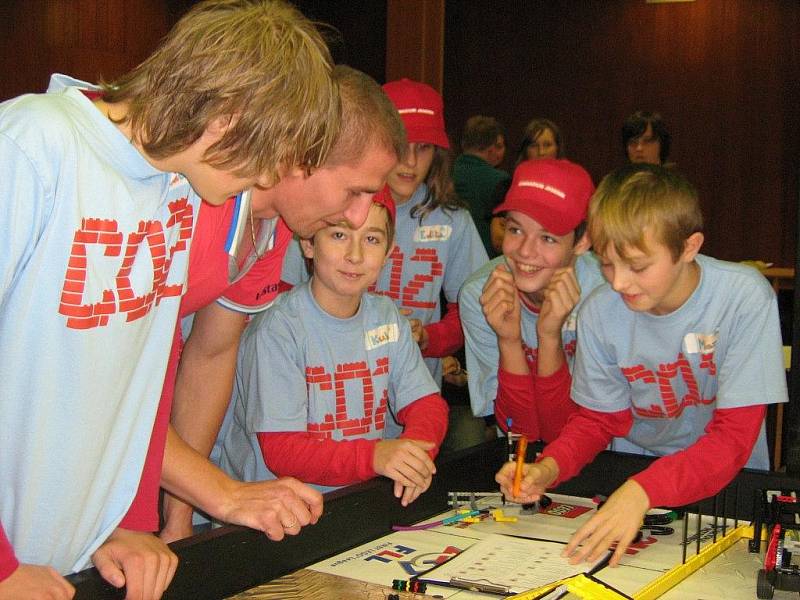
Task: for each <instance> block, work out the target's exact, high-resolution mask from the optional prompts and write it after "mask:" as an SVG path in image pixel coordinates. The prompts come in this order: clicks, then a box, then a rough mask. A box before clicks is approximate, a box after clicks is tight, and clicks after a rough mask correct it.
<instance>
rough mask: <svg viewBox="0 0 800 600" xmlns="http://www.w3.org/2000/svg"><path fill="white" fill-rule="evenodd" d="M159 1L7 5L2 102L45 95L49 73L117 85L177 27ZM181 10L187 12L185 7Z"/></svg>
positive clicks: (1, 23) (0, 27)
mask: <svg viewBox="0 0 800 600" xmlns="http://www.w3.org/2000/svg"><path fill="white" fill-rule="evenodd" d="M174 4H178V5H180V2H177V3H174V2H173V3H172V4H170V3H167V2H163V1H159V0H6V1H5V2H4V3H2V8H0V100H2V99H6V98H10V97H12V96H16V95H18V94H21V93H25V92H35V91H42V90H44V89H45V88H46V87H47V82H48V78H49V75H50V73H53V72H61V73H67V74H69V75H73V76H75V77H78V78H81V79H86V80H89V81H97V80H98V79H100V78H101V77H102V78H105V79H113V78H114V77H117V76H119V75H120V74H122V73H124V72H125V71H127V70H128V69H130V68H131V67H133V66H135V65H136V64H138V63H139V62H141V61H142V60H143V59H144V58H145V57H146V56H147V55H148V54H149V53H150V52H151V51H152V50H153V48H155V47H156V46H157V45H158V42H159V40H160V39H161V37H162V36H163V35H164V34H165V33H166V32H167V31H168V29H169V27H170V25H171V24H172V22H174V16H173V11H174V6H173V5H174ZM181 8H182V7H181Z"/></svg>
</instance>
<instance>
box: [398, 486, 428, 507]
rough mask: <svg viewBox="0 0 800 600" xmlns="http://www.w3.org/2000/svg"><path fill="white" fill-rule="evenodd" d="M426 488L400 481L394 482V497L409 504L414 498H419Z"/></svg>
mask: <svg viewBox="0 0 800 600" xmlns="http://www.w3.org/2000/svg"><path fill="white" fill-rule="evenodd" d="M424 491H425V490H424V489H422V488H419V487H417V486H415V485H407V486H404V485H403V484H401V483H400V482H399V481H395V482H394V497H395V498H400V504H402V505H403V506H408V505H409V504H411V503H412V502H413V501H414V500H416V499H417V498H419V496H420V494H421V493H422V492H424Z"/></svg>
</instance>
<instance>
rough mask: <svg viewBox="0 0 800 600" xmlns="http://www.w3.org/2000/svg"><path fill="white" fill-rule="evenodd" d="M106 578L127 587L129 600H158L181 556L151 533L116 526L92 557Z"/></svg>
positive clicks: (112, 583)
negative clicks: (176, 554)
mask: <svg viewBox="0 0 800 600" xmlns="http://www.w3.org/2000/svg"><path fill="white" fill-rule="evenodd" d="M92 562H94V566H95V567H97V570H98V572H99V573H100V575H101V576H102V578H103V579H105V580H106V581H108V582H109V583H110V584H111V585H113V586H114V587H117V588H121V587H122V586H125V588H126V590H125V591H126V595H125V598H127V599H128V600H158V599H159V598H161V595H162V594H163V593H164V590H166V589H167V586H168V585H169V584H170V582H171V581H172V577H173V576H174V575H175V569H177V567H178V557H177V556H175V554H174V553H173V552H172V550H170V549H169V548H168V547H167V545H166V544H165V543H164V542H162V541H161V540H160V539H158V538H157V537H156V536H154V535H153V534H151V533H146V532H143V531H132V530H130V529H123V528H121V527H117V528H116V529H115V530H114V532H113V533H112V534H111V535H110V536H109V537H108V539H107V540H106V541H105V542H104V543H103V545H102V546H100V547H99V548H98V549H97V550H96V551H95V553H94V554H93V555H92Z"/></svg>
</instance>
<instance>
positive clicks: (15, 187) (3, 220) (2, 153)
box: [0, 133, 50, 304]
mask: <svg viewBox="0 0 800 600" xmlns="http://www.w3.org/2000/svg"><path fill="white" fill-rule="evenodd" d="M0 181H2V182H3V185H2V192H0V193H1V194H2V204H3V206H2V210H0V231H2V236H0V304H2V299H3V298H4V297H5V294H6V291H7V290H8V289H9V288H10V287H11V286H12V285H13V284H14V279H15V276H16V273H17V269H18V267H19V266H20V265H22V264H25V263H26V262H27V260H28V259H29V258H30V257H31V255H32V253H33V249H34V247H35V245H36V240H37V239H38V238H39V236H40V235H41V230H42V226H43V221H44V218H45V215H46V213H49V210H50V208H49V207H48V206H47V205H46V202H45V194H46V191H45V186H44V185H43V184H42V180H41V177H40V175H39V173H37V171H36V169H35V167H34V164H33V162H32V161H31V160H30V159H29V157H28V156H27V155H25V153H24V152H23V151H22V149H21V148H20V147H19V146H18V145H17V144H16V143H14V141H13V140H11V139H10V138H8V137H7V136H6V135H5V134H3V133H0Z"/></svg>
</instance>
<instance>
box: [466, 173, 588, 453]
mask: <svg viewBox="0 0 800 600" xmlns="http://www.w3.org/2000/svg"><path fill="white" fill-rule="evenodd" d="M593 191H594V185H593V184H592V180H591V178H590V176H589V174H588V173H587V172H586V171H585V170H584V169H583V168H582V167H580V166H579V165H577V164H575V163H572V162H570V161H568V160H563V159H542V160H531V161H525V162H523V163H521V164H520V165H519V166H518V167H517V169H516V170H515V172H514V177H513V180H512V183H511V188H510V189H509V191H508V193H507V194H506V197H505V200H504V202H503V203H502V204H500V205H499V206H498V207H497V208H496V209H495V214H504V215H505V218H506V224H505V229H506V231H505V236H504V238H503V256H500V257H498V258H496V259H494V260H493V261H491V262H490V263H488V264H487V265H486V266H484V267H483V268H481V269H480V270H478V271H477V272H475V273H474V274H473V275H472V276H470V278H469V279H468V280H467V282H466V283H465V284H464V287H463V288H462V290H461V294H460V296H459V305H460V308H461V319H462V323H463V327H464V335H465V338H466V357H467V370H468V371H469V373H470V377H469V391H470V402H471V403H472V411H473V413H474V414H475V416H479V417H485V416H489V415H491V414H493V413H494V414H495V416H496V418H497V422H498V425H499V426H500V427H501V428H503V429H504V430H508V428H509V424H511V430H512V431H514V432H515V433H520V434H524V435H526V436H527V437H528V438H529V439H533V440H535V439H544V440H551V439H553V438H554V437H556V436H557V435H558V432H559V431H560V430H561V428H562V427H563V425H564V423H565V422H566V420H567V418H568V417H569V416H570V415H571V414H572V413H573V412H574V411H575V409H576V406H575V404H574V403H573V402H572V401H571V400H570V397H569V389H570V385H571V381H572V379H571V376H570V372H571V369H572V363H573V359H574V355H575V346H576V343H575V342H576V322H577V318H576V314H577V308H578V306H579V305H580V303H581V301H582V300H583V299H584V298H585V297H586V296H587V295H588V293H589V292H591V291H592V290H593V289H594V288H595V287H596V286H597V285H599V284H600V283H602V276H601V274H600V271H599V269H598V266H597V262H596V260H595V259H594V257H593V256H592V255H591V254H590V253H587V250H588V249H589V245H590V244H589V240H588V238H587V236H586V234H585V228H586V227H585V219H586V210H587V206H588V204H589V198H590V197H591V195H592V192H593Z"/></svg>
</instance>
